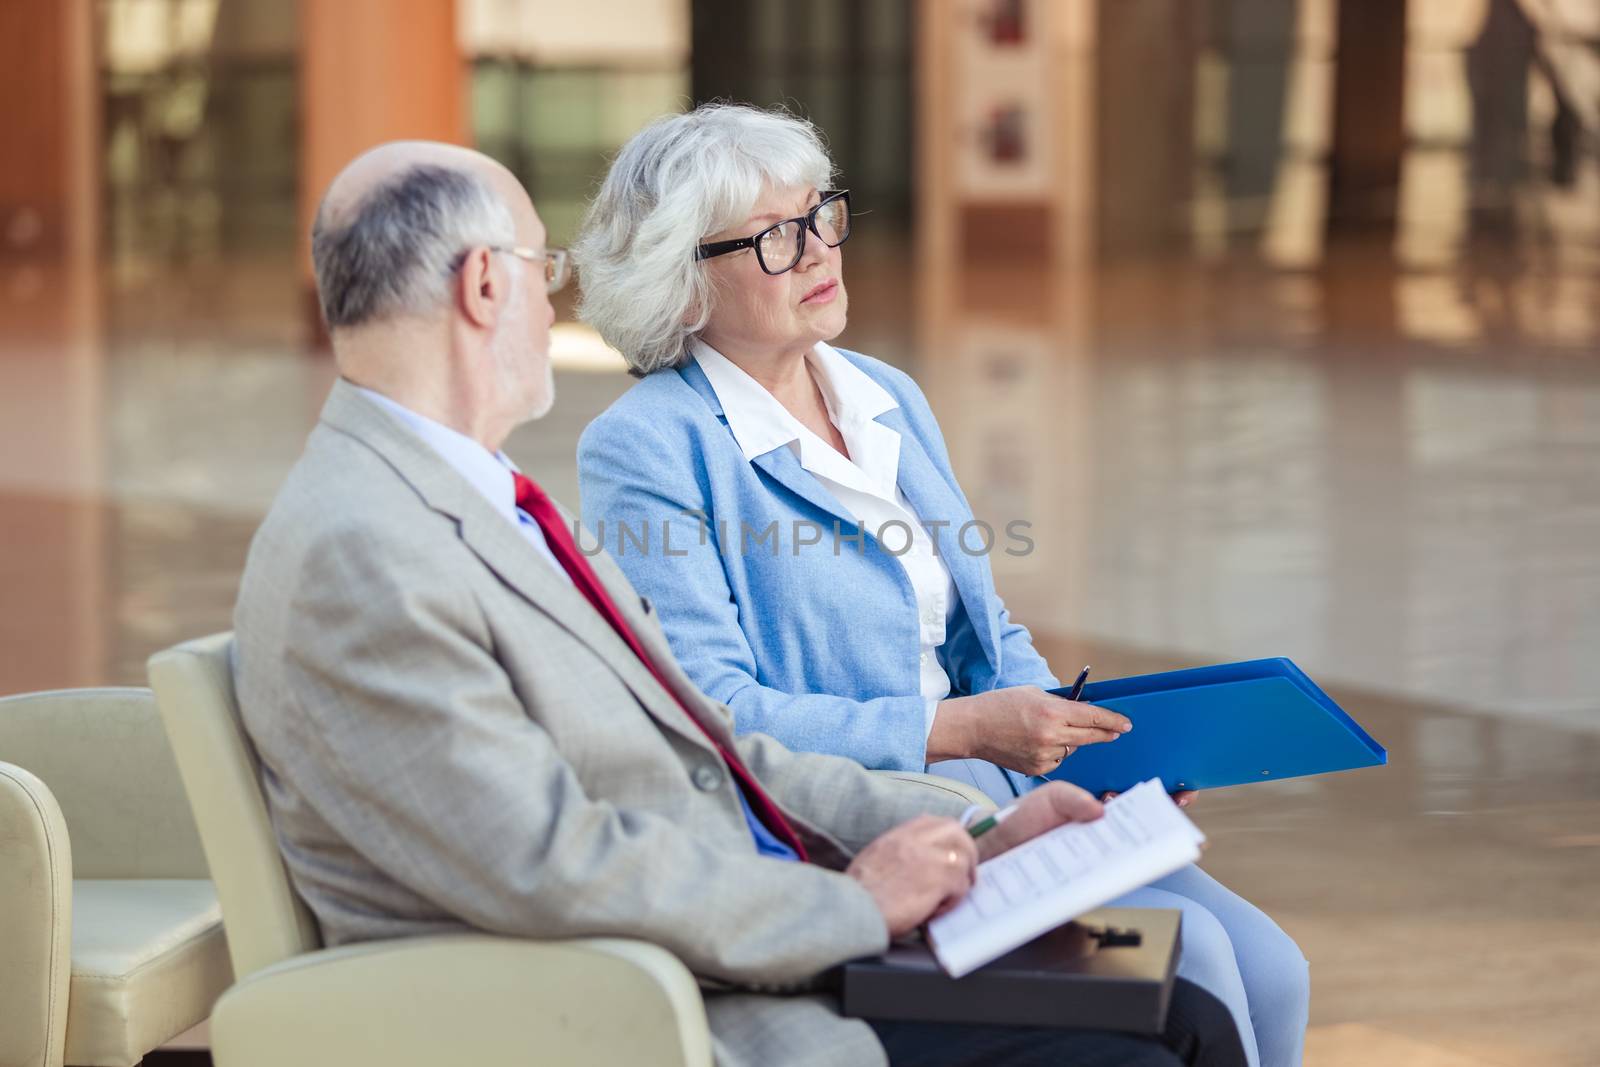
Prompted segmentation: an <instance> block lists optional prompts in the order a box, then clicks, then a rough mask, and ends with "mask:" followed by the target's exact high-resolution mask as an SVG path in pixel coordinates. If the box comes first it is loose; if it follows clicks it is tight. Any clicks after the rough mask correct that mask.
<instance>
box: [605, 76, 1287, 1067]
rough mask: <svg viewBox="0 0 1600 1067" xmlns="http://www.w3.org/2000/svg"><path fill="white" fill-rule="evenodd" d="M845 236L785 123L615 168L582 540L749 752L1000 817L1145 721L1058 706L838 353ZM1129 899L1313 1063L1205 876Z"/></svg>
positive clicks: (966, 514) (1269, 964) (726, 115)
mask: <svg viewBox="0 0 1600 1067" xmlns="http://www.w3.org/2000/svg"><path fill="white" fill-rule="evenodd" d="M850 227H851V215H850V195H849V193H848V192H847V191H845V190H842V189H839V188H837V187H836V183H835V182H834V181H833V166H832V163H831V161H830V160H829V158H828V155H827V153H826V151H825V150H824V148H823V146H822V144H821V142H820V140H819V138H818V136H817V134H816V131H815V130H814V129H813V128H812V127H811V126H810V125H809V124H808V123H805V122H802V121H799V120H797V119H795V118H792V117H790V116H787V115H784V114H775V113H771V112H766V111H761V110H756V109H753V108H747V107H738V106H726V105H724V106H707V107H701V108H699V109H697V110H695V111H694V112H692V113H689V114H685V115H679V116H674V117H671V118H666V119H662V120H660V121H658V122H656V123H654V124H653V125H651V126H649V127H648V128H647V129H645V130H644V131H643V132H641V133H639V134H638V135H637V136H635V137H634V138H633V140H632V141H630V142H629V143H628V144H627V145H626V146H624V147H623V149H622V151H621V153H620V154H619V155H618V156H617V159H616V161H615V162H614V163H613V165H612V168H611V171H610V174H609V175H608V176H607V178H606V180H605V183H604V185H603V186H602V188H601V190H600V194H599V197H598V198H597V200H596V201H595V203H594V205H593V206H592V208H591V209H590V213H589V216H588V218H587V219H586V221H585V223H584V226H583V230H582V232H581V234H580V237H579V240H578V243H577V247H576V249H575V255H576V257H577V260H578V264H579V267H580V271H581V278H582V298H581V304H580V309H579V314H580V316H581V317H583V318H584V319H585V320H586V321H588V322H590V323H591V324H593V325H594V326H595V327H596V329H598V330H599V332H600V334H601V335H602V336H603V337H604V338H605V339H606V340H607V341H608V342H610V343H611V344H612V345H613V346H615V347H616V348H617V349H618V350H620V351H621V352H622V353H623V355H624V356H625V357H626V359H627V360H628V363H629V365H630V367H631V368H632V371H633V373H634V374H636V375H637V376H639V377H640V378H641V381H639V382H638V383H637V384H636V385H634V386H633V388H632V389H630V390H629V391H628V392H627V393H626V394H625V395H624V396H623V397H621V398H620V399H619V400H618V401H617V402H616V403H615V404H613V405H612V406H611V407H610V409H608V410H607V411H606V412H605V413H604V414H602V415H601V416H600V417H599V418H598V419H596V420H595V421H594V423H593V424H591V425H590V426H589V428H588V429H587V430H586V431H585V433H584V434H583V437H582V440H581V441H580V443H579V446H578V463H579V479H580V487H581V492H582V500H583V515H584V521H585V524H586V525H587V526H588V527H589V529H590V531H591V532H592V533H593V534H594V535H595V536H597V537H599V538H600V539H601V540H602V541H603V542H604V543H605V545H606V547H607V548H608V549H609V550H610V551H611V552H612V554H613V555H614V556H615V558H616V560H617V562H618V563H619V564H620V565H621V566H622V568H623V570H624V571H625V572H627V575H628V577H629V578H630V579H631V580H632V581H633V583H634V585H635V586H637V587H638V588H639V590H640V591H641V592H642V593H644V594H645V596H646V598H647V599H649V600H650V601H652V602H653V604H654V607H655V610H656V611H658V612H659V613H660V617H661V621H662V625H663V626H664V627H665V629H666V632H667V636H668V638H669V640H670V641H671V644H672V648H673V651H674V652H675V653H677V656H678V659H679V661H680V662H681V663H682V664H683V667H684V669H685V670H686V671H687V672H688V673H689V675H690V677H692V678H693V679H694V680H695V682H696V683H697V684H699V686H700V687H701V688H702V689H704V690H705V691H706V692H707V693H709V694H711V695H712V696H713V697H715V698H717V699H718V700H721V701H723V702H724V703H726V704H727V705H728V706H729V707H730V708H731V709H732V710H733V713H734V716H735V718H736V720H737V723H738V727H739V729H741V730H743V731H761V732H764V733H768V734H771V735H772V736H774V737H776V738H778V739H779V740H781V741H783V742H784V743H785V744H786V745H788V746H789V747H791V748H795V749H802V750H810V751H815V752H827V753H832V754H835V755H840V756H847V757H849V758H851V759H855V760H857V761H859V762H860V763H862V764H864V765H866V766H868V767H872V768H886V769H905V770H919V771H920V770H922V769H924V767H929V769H931V770H934V771H936V772H942V773H948V774H951V775H953V776H957V777H961V778H965V779H967V780H968V781H970V782H976V783H977V784H979V785H980V786H981V787H983V788H984V789H985V790H986V791H988V792H989V793H990V795H991V796H994V797H995V798H996V799H998V800H1001V801H1006V800H1009V799H1011V798H1012V797H1014V796H1016V795H1018V794H1019V793H1020V792H1021V791H1024V790H1026V789H1028V788H1030V787H1031V786H1032V784H1033V781H1034V780H1033V778H1032V777H1031V776H1033V775H1039V774H1043V773H1045V772H1047V771H1050V770H1054V769H1056V767H1057V765H1058V764H1059V763H1060V761H1061V760H1062V759H1063V758H1068V757H1070V756H1071V754H1072V752H1073V750H1074V749H1076V748H1077V747H1079V746H1082V745H1086V744H1096V743H1112V744H1114V743H1115V738H1117V737H1118V736H1120V734H1121V732H1122V731H1125V730H1127V729H1128V728H1129V724H1128V723H1127V721H1126V720H1125V719H1123V718H1122V717H1121V716H1119V715H1116V714H1115V713H1113V712H1110V711H1106V710H1104V709H1100V708H1095V707H1092V706H1090V705H1086V704H1080V703H1073V702H1070V701H1066V700H1063V699H1061V698H1059V697H1055V696H1051V695H1049V694H1047V693H1046V692H1045V690H1046V689H1050V688H1054V687H1057V686H1058V685H1059V682H1058V681H1057V679H1056V677H1055V675H1053V674H1052V673H1051V671H1050V668H1049V667H1048V665H1047V664H1046V663H1045V662H1044V660H1043V658H1042V657H1041V656H1040V655H1039V653H1038V652H1037V651H1036V650H1035V649H1034V647H1033V643H1032V640H1031V638H1030V637H1029V634H1028V631H1027V630H1026V629H1024V628H1023V627H1022V626H1020V625H1018V624H1017V623H1015V622H1012V621H1011V619H1010V618H1009V617H1008V616H1007V614H1006V609H1005V606H1004V605H1003V604H1002V603H1001V602H1000V599H999V597H998V596H997V595H996V594H995V589H994V581H993V578H992V576H991V574H990V570H989V565H988V561H987V559H986V558H984V557H983V556H981V555H975V554H971V551H970V549H971V539H970V538H969V541H968V544H967V547H966V549H965V550H964V549H963V548H962V547H961V546H959V545H958V544H957V542H956V536H957V533H958V532H959V531H960V530H961V528H962V526H963V525H964V524H965V523H967V522H969V521H971V520H972V514H971V512H970V510H969V508H968V505H967V501H966V498H965V497H964V496H963V494H962V492H961V487H960V486H959V485H958V484H957V483H956V479H955V476H954V474H953V473H952V472H951V468H950V461H949V456H948V455H947V453H946V449H945V443H944V438H943V437H942V436H941V434H940V432H939V426H938V423H937V422H936V421H935V419H934V417H933V413H932V412H931V411H930V410H929V408H928V404H927V401H926V400H925V399H924V398H923V395H922V393H921V391H920V390H918V388H917V386H916V384H915V383H914V382H913V381H912V380H911V379H910V378H909V377H907V376H906V375H905V374H903V373H901V372H900V371H898V370H895V369H893V368H891V367H889V366H887V365H885V364H883V363H881V362H879V361H878V360H875V359H872V358H871V357H869V356H864V355H860V354H857V353H854V352H846V351H843V350H840V349H835V348H832V347H830V346H829V345H828V342H829V341H830V340H832V339H833V338H834V337H837V336H838V335H839V333H840V332H841V331H843V329H844V327H845V321H846V311H847V309H848V307H849V296H848V293H847V291H846V289H845V281H844V273H843V262H842V254H841V247H842V246H843V245H844V243H845V241H846V240H847V239H848V238H849V236H850ZM947 761H955V762H947ZM1119 903H1123V904H1130V905H1137V906H1148V907H1168V908H1174V907H1175V908H1181V909H1182V910H1183V913H1184V923H1183V936H1184V948H1183V956H1182V964H1181V968H1180V969H1181V972H1182V973H1184V974H1185V975H1186V976H1187V977H1189V978H1191V979H1193V980H1194V981H1196V982H1198V983H1200V984H1201V985H1203V986H1205V987H1206V988H1208V989H1210V990H1211V991H1212V992H1213V993H1215V994H1216V995H1217V996H1219V997H1220V998H1221V999H1222V1000H1223V1001H1224V1002H1226V1003H1227V1004H1228V1006H1229V1008H1230V1010H1231V1011H1232V1012H1233V1014H1234V1017H1235V1019H1236V1020H1237V1022H1238V1023H1239V1028H1240V1031H1241V1033H1242V1036H1243V1037H1244V1039H1245V1044H1246V1049H1247V1052H1248V1053H1249V1055H1250V1058H1251V1061H1252V1062H1259V1063H1266V1064H1271V1065H1278V1064H1292V1063H1298V1062H1299V1059H1300V1048H1301V1043H1302V1040H1303V1035H1304V1029H1305V1023H1306V1015H1307V1010H1308V1000H1309V988H1308V982H1307V974H1306V963H1305V960H1304V958H1303V957H1302V956H1301V954H1300V952H1299V949H1298V948H1297V947H1296V945H1295V944H1294V942H1293V941H1291V940H1290V939H1289V938H1288V937H1287V936H1286V935H1285V934H1284V933H1283V932H1282V931H1281V930H1280V929H1279V928H1278V927H1277V925H1276V924H1274V923H1273V922H1272V920H1271V919H1269V918H1268V917H1267V916H1266V915H1264V914H1263V913H1261V912H1260V911H1258V910H1257V909H1256V908H1255V907H1253V906H1252V905H1250V904H1249V903H1247V902H1246V901H1244V900H1242V899H1241V898H1239V897H1238V896H1236V895H1234V894H1233V893H1232V892H1230V891H1229V890H1228V889H1226V888H1225V887H1223V886H1222V885H1220V884H1219V883H1217V882H1216V881H1214V880H1213V879H1211V878H1210V877H1209V876H1207V875H1206V874H1204V873H1203V872H1201V871H1200V870H1199V869H1198V868H1195V867H1191V868H1188V869H1186V870H1183V871H1180V872H1179V873H1178V874H1176V875H1173V876H1171V877H1169V878H1166V879H1163V880H1162V881H1161V882H1158V883H1156V884H1155V885H1154V886H1152V887H1150V888H1147V889H1143V890H1140V891H1138V892H1137V893H1135V894H1133V895H1132V896H1130V897H1128V898H1126V899H1125V900H1123V901H1120V902H1119ZM1258 1046H1259V1053H1258V1051H1257V1049H1258Z"/></svg>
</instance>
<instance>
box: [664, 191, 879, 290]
mask: <svg viewBox="0 0 1600 1067" xmlns="http://www.w3.org/2000/svg"><path fill="white" fill-rule="evenodd" d="M807 230H810V231H811V232H812V233H814V234H816V235H817V240H819V241H821V242H822V243H823V244H825V245H827V246H828V247H829V248H838V247H839V246H840V245H842V244H844V243H845V241H847V240H848V239H849V237H850V190H848V189H839V190H836V191H833V192H825V193H823V194H822V202H821V203H819V204H818V205H817V206H816V207H814V208H812V209H811V210H810V211H808V212H806V213H805V214H804V215H797V216H795V217H794V218H792V219H784V220H783V221H782V222H779V223H776V224H774V225H772V226H768V227H767V228H766V229H764V230H762V231H761V232H760V233H758V234H755V235H753V236H751V237H740V238H739V239H737V240H734V241H712V242H710V243H709V244H703V245H701V246H699V247H698V248H696V249H695V252H694V258H695V259H696V260H702V259H710V258H712V257H713V256H725V255H727V254H728V253H729V252H738V251H740V250H741V249H745V248H754V249H755V250H756V262H757V263H759V264H761V269H762V270H764V271H766V272H767V273H768V274H782V273H783V272H784V271H787V270H792V269H794V265H795V264H796V263H799V262H800V257H801V256H803V255H805V254H806V231H807Z"/></svg>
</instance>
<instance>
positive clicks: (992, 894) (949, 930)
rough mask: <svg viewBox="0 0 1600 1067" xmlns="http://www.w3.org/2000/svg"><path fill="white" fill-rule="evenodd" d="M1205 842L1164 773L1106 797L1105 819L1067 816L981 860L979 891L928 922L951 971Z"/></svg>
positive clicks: (957, 972) (1142, 879) (1109, 896)
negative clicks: (1078, 819)
mask: <svg viewBox="0 0 1600 1067" xmlns="http://www.w3.org/2000/svg"><path fill="white" fill-rule="evenodd" d="M1203 841H1205V835H1204V834H1202V833H1201V832H1200V831H1199V829H1198V828H1197V827H1196V826H1195V825H1194V823H1192V822H1190V821H1189V817H1188V816H1187V815H1185V814H1184V813H1183V812H1182V811H1181V810H1180V809H1179V808H1178V806H1177V805H1176V804H1174V803H1173V802H1172V798H1171V797H1169V796H1167V793H1166V790H1165V789H1163V788H1162V786H1161V782H1160V780H1159V779H1154V778H1152V779H1151V780H1150V781H1148V782H1141V783H1140V784H1139V785H1136V786H1134V787H1133V788H1132V789H1130V790H1128V791H1127V792H1126V793H1122V794H1120V795H1119V796H1117V797H1115V798H1113V799H1112V800H1111V801H1110V802H1109V803H1107V804H1106V813H1105V817H1104V818H1101V819H1096V820H1095V821H1094V822H1087V823H1068V824H1066V825H1065V826H1058V827H1056V828H1055V829H1054V830H1051V831H1050V832H1048V833H1044V834H1040V835H1039V836H1038V837H1036V838H1034V839H1033V840H1031V841H1025V842H1023V843H1022V844H1020V845H1018V846H1017V847H1016V848H1013V849H1011V850H1010V851H1008V852H1005V853H1002V854H1001V855H999V856H996V857H995V858H994V859H992V860H989V861H988V862H986V863H980V864H979V865H978V878H977V882H976V884H974V885H973V887H972V891H971V892H970V893H968V894H967V896H966V897H965V898H964V899H963V900H962V901H961V903H960V904H957V905H956V906H955V907H954V908H952V909H950V910H949V911H947V912H945V913H944V914H943V915H941V916H939V917H938V918H937V919H934V920H933V921H932V922H930V923H929V924H928V928H927V938H928V944H929V947H931V948H932V949H933V954H934V956H935V957H936V958H937V959H938V960H939V963H940V964H941V965H942V966H943V967H944V969H945V970H946V971H948V972H949V973H950V975H951V977H954V978H960V977H961V976H962V975H964V974H968V973H970V972H972V971H975V970H977V969H978V968H979V967H982V966H983V965H984V964H985V963H988V962H989V961H990V960H993V959H998V958H999V957H1000V956H1003V955H1005V954H1006V953H1007V952H1010V951H1011V950H1012V949H1014V948H1016V947H1018V946H1019V945H1023V944H1026V943H1027V942H1029V941H1032V940H1033V939H1034V938H1036V937H1038V936H1039V935H1040V934H1042V933H1044V932H1046V931H1048V930H1053V929H1055V928H1056V927H1058V926H1060V925H1061V924H1062V923H1065V922H1069V921H1071V920H1072V919H1075V918H1077V917H1078V916H1079V915H1082V914H1083V913H1084V912H1086V911H1091V910H1093V909H1095V908H1098V907H1100V906H1101V905H1102V904H1105V903H1106V902H1107V901H1110V900H1114V899H1116V898H1117V897H1119V896H1121V895H1122V894H1124V893H1128V892H1131V891H1132V890H1134V889H1137V888H1139V887H1140V886H1142V885H1145V884H1146V883H1149V882H1152V881H1154V880H1155V879H1157V878H1160V877H1162V876H1163V875H1167V874H1171V873H1172V872H1173V871H1175V870H1177V869H1178V868H1179V867H1182V866H1183V865H1184V864H1186V863H1193V862H1194V861H1195V860H1197V859H1199V858H1200V845H1201V843H1202V842H1203Z"/></svg>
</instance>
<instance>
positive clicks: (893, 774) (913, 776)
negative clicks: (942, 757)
mask: <svg viewBox="0 0 1600 1067" xmlns="http://www.w3.org/2000/svg"><path fill="white" fill-rule="evenodd" d="M872 773H873V774H881V775H884V776H886V777H889V778H894V779H896V780H898V781H902V782H911V783H914V784H916V785H920V786H922V787H923V788H925V789H937V790H940V791H942V792H945V793H953V794H955V795H956V796H958V797H960V798H961V799H962V800H965V801H966V802H967V803H968V804H976V805H978V806H979V807H980V808H982V809H983V810H984V811H993V810H994V807H995V803H994V801H993V800H990V799H989V795H988V794H987V793H985V792H984V791H983V790H981V789H979V788H977V787H976V786H970V785H965V784H963V783H961V782H958V781H956V780H955V779H954V778H946V777H944V776H943V775H941V774H919V773H917V772H916V771H873V772H872Z"/></svg>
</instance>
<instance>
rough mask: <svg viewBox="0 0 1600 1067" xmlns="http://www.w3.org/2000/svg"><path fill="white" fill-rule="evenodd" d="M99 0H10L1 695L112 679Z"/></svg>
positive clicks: (2, 14)
mask: <svg viewBox="0 0 1600 1067" xmlns="http://www.w3.org/2000/svg"><path fill="white" fill-rule="evenodd" d="M91 5H92V0H56V2H51V3H27V2H22V0H5V2H0V100H5V101H6V102H7V105H8V106H7V110H6V118H5V121H4V122H0V159H3V160H5V164H4V166H0V425H4V426H5V427H6V429H7V432H8V434H9V437H10V439H11V440H12V441H13V442H27V445H28V447H27V448H26V449H24V448H21V447H16V448H13V449H11V450H9V451H7V452H4V453H0V527H3V528H4V529H5V530H6V551H5V552H4V553H0V588H3V589H4V590H5V596H6V603H7V605H9V606H11V608H12V610H8V611H6V612H3V613H0V692H5V691H13V690H21V689H39V688H47V687H53V686H63V685H69V686H70V685H83V684H88V683H94V682H100V681H103V680H104V679H103V677H102V676H101V672H102V671H103V669H104V659H105V657H104V654H103V653H104V632H103V630H104V624H105V620H106V618H107V616H108V615H109V612H108V611H107V610H106V609H105V602H106V595H105V574H106V557H105V542H106V538H105V513H104V510H103V509H102V508H100V507H99V506H98V502H97V501H95V500H94V499H93V495H94V494H97V493H98V492H100V491H101V490H102V488H103V485H104V480H105V479H104V467H105V462H106V447H105V417H104V406H103V403H102V396H103V394H104V375H103V356H102V347H101V343H100V306H99V296H100V294H99V284H98V271H97V263H96V259H97V250H98V247H99V238H100V211H99V205H100V189H101V167H100V154H99V139H100V109H99V105H100V80H99V76H98V69H97V66H96V63H95V50H94V17H93V14H94V13H93V9H92V6H91Z"/></svg>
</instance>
